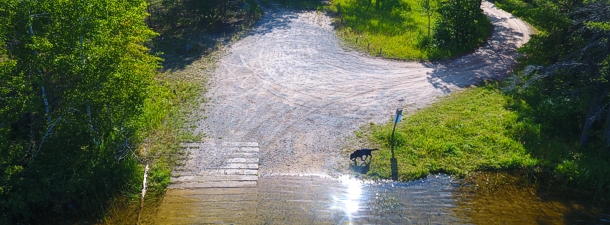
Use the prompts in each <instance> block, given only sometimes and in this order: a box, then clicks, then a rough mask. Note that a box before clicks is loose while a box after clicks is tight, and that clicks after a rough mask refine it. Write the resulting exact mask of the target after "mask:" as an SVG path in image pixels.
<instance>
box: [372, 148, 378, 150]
mask: <svg viewBox="0 0 610 225" xmlns="http://www.w3.org/2000/svg"><path fill="white" fill-rule="evenodd" d="M375 150H379V149H378V148H374V149H371V151H375Z"/></svg>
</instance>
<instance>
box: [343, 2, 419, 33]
mask: <svg viewBox="0 0 610 225" xmlns="http://www.w3.org/2000/svg"><path fill="white" fill-rule="evenodd" d="M337 12H338V13H339V14H340V17H342V18H343V26H345V27H350V28H351V29H354V30H356V31H358V32H364V33H380V34H384V35H401V34H402V33H404V32H406V31H407V30H417V29H419V26H420V24H418V23H416V22H415V20H414V19H413V18H412V16H411V14H413V13H417V12H413V10H412V9H411V7H410V6H409V5H408V4H406V3H404V2H403V1H396V0H386V1H383V4H382V5H381V6H379V8H377V6H376V5H374V3H371V1H369V0H356V3H354V4H349V5H348V4H338V5H337Z"/></svg>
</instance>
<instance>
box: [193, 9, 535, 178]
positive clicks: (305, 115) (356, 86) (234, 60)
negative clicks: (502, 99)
mask: <svg viewBox="0 0 610 225" xmlns="http://www.w3.org/2000/svg"><path fill="white" fill-rule="evenodd" d="M482 8H483V10H484V12H485V13H486V14H487V15H488V16H489V18H490V19H491V21H492V23H493V25H494V31H493V34H492V37H491V39H490V40H489V41H488V43H487V44H486V45H485V46H483V47H482V48H480V49H478V50H477V51H476V52H474V53H472V54H470V55H467V56H463V57H461V58H458V59H455V60H449V61H444V62H439V63H417V62H399V61H391V60H385V59H380V58H373V57H370V56H366V55H364V54H361V53H359V52H354V51H349V50H345V48H344V47H342V46H341V44H340V42H339V41H338V40H337V38H336V37H335V34H334V30H333V29H332V27H331V25H330V22H331V20H330V18H329V17H327V16H326V15H324V14H322V13H316V12H311V11H309V12H294V11H279V12H271V13H267V14H266V15H265V17H264V18H263V20H262V21H261V22H259V24H258V25H256V27H255V28H254V30H253V31H252V32H251V34H250V35H248V36H247V37H245V38H243V39H242V40H240V41H238V42H236V43H234V44H233V45H232V46H230V48H229V49H228V50H227V52H226V54H225V56H223V58H222V59H221V60H220V61H219V62H218V65H217V69H216V71H215V73H214V77H213V78H212V81H211V84H210V91H209V92H208V93H207V94H206V97H207V98H209V99H211V100H212V101H211V102H210V103H209V104H208V105H206V106H204V107H203V108H206V109H207V110H206V111H205V112H204V115H205V117H206V119H204V120H201V121H199V123H198V129H197V131H198V132H203V133H205V134H207V135H208V136H210V138H209V140H207V141H208V142H222V141H244V142H258V143H259V144H260V167H259V173H260V175H262V176H265V175H271V174H330V175H332V174H334V173H335V172H337V171H338V170H339V169H340V168H343V167H342V166H341V164H342V163H346V162H347V161H348V160H347V158H346V156H342V155H341V154H340V148H341V147H342V146H343V145H344V144H345V143H346V139H347V137H348V136H350V135H351V134H352V132H353V131H354V130H356V129H358V128H359V127H360V126H362V125H364V124H366V123H369V122H375V123H383V122H387V121H388V120H389V119H390V117H391V116H392V114H393V112H394V111H395V110H396V109H397V108H404V109H405V110H407V111H413V110H415V109H417V108H421V107H423V106H425V105H427V104H430V103H431V102H433V101H435V99H436V98H437V97H439V96H443V95H446V94H448V93H450V92H452V91H455V90H459V89H461V88H464V87H467V86H470V85H472V84H475V83H477V82H479V81H481V80H484V79H495V78H502V77H504V76H506V75H507V74H508V73H509V71H510V69H511V68H512V67H513V66H514V65H515V64H516V61H515V60H514V58H515V57H516V56H517V51H516V50H517V48H518V47H519V46H521V45H522V44H523V43H525V42H527V41H528V40H529V35H530V34H531V30H530V28H529V26H528V25H527V24H525V23H524V22H523V21H521V20H519V19H517V18H515V17H513V16H512V15H510V14H509V13H506V12H504V11H502V10H500V9H498V8H497V7H495V5H493V4H492V3H489V2H483V4H482ZM359 147H366V146H353V148H354V149H355V148H359Z"/></svg>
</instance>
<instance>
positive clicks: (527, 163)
mask: <svg viewBox="0 0 610 225" xmlns="http://www.w3.org/2000/svg"><path fill="white" fill-rule="evenodd" d="M539 116H540V115H539V114H537V113H536V112H535V111H534V110H533V109H532V107H531V106H529V105H528V104H527V103H526V101H524V100H521V99H518V98H516V97H514V96H512V95H509V94H506V93H504V92H502V91H500V90H499V89H498V88H497V87H496V86H495V85H488V86H485V87H477V88H470V89H466V90H464V91H461V92H457V93H453V94H451V95H449V96H447V97H445V98H443V99H441V100H440V101H438V102H437V103H434V104H432V105H431V106H429V107H427V108H424V109H421V110H419V111H416V112H414V113H413V114H412V115H410V116H408V117H406V118H405V119H403V121H402V122H400V123H399V124H398V126H397V127H396V134H395V140H396V141H395V143H396V147H395V148H394V155H395V158H396V162H397V172H398V179H399V180H402V181H406V180H412V179H416V178H420V177H424V176H426V175H428V174H430V173H449V174H454V175H458V176H463V175H466V174H468V173H470V172H472V171H485V170H513V169H525V170H527V171H530V172H532V173H533V174H536V175H541V176H540V177H538V178H537V179H539V180H538V181H539V182H541V183H542V184H545V185H551V186H553V188H554V189H557V190H574V189H575V188H578V189H579V191H580V192H583V193H586V194H590V195H592V196H594V197H597V198H599V199H606V200H607V198H608V190H609V187H610V185H609V184H610V182H609V179H610V178H608V177H607V176H606V175H605V174H608V172H610V165H609V163H608V162H610V156H609V154H607V153H605V152H604V151H603V150H592V149H589V150H584V149H581V148H579V147H577V140H573V139H566V138H565V137H563V136H560V135H558V133H559V132H557V130H554V129H553V128H552V127H548V125H545V124H541V123H539V122H538V121H539ZM362 129H363V130H364V131H358V132H357V135H356V136H360V137H361V138H363V139H367V140H368V141H369V142H371V143H372V145H374V146H379V147H380V148H381V150H380V151H378V152H375V153H374V155H375V157H374V158H373V160H372V162H371V164H370V171H368V176H371V177H376V178H382V179H390V178H391V175H392V171H391V170H392V169H391V168H392V165H391V161H392V160H391V157H392V154H391V148H390V145H389V138H390V136H391V131H392V123H387V124H371V125H367V126H365V127H363V128H362Z"/></svg>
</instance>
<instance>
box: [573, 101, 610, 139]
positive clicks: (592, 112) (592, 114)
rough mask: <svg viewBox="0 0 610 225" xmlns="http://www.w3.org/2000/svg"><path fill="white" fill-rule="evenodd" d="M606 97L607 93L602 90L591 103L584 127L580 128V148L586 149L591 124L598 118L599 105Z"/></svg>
mask: <svg viewBox="0 0 610 225" xmlns="http://www.w3.org/2000/svg"><path fill="white" fill-rule="evenodd" d="M606 95H608V91H607V90H604V91H603V92H602V94H601V95H598V96H595V99H594V100H593V102H592V103H591V108H589V112H588V113H587V116H586V117H585V121H584V125H583V126H582V131H581V133H580V140H579V142H578V143H579V144H580V146H582V147H587V144H588V142H589V132H590V131H591V128H592V127H593V123H594V122H595V120H596V118H597V116H598V115H597V114H598V112H599V110H600V103H601V102H602V100H603V99H604V98H605V97H606Z"/></svg>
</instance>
